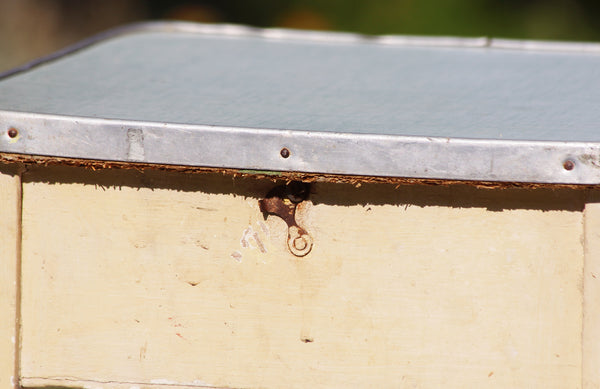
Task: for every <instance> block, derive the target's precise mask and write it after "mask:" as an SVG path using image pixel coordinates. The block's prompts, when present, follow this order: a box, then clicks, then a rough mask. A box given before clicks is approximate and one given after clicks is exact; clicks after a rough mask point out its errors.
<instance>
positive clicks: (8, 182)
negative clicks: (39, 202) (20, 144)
mask: <svg viewBox="0 0 600 389" xmlns="http://www.w3.org/2000/svg"><path fill="white" fill-rule="evenodd" d="M20 205H21V180H20V178H19V175H18V174H17V171H16V167H15V166H7V165H0V388H16V387H17V385H18V378H17V373H18V371H17V366H16V361H17V359H18V353H17V340H18V339H17V338H16V335H17V331H16V328H15V326H16V325H17V314H18V303H17V302H18V268H19V239H20V235H19V229H20V224H21V223H20V219H21V212H20Z"/></svg>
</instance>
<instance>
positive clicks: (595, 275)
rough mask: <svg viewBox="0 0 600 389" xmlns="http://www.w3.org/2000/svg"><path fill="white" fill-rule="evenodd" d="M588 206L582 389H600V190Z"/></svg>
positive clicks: (591, 195)
mask: <svg viewBox="0 0 600 389" xmlns="http://www.w3.org/2000/svg"><path fill="white" fill-rule="evenodd" d="M587 201H588V202H587V204H586V205H585V267H584V272H583V286H584V288H583V291H584V299H583V387H584V389H599V388H600V191H594V192H592V193H591V194H590V195H589V197H588V199H587Z"/></svg>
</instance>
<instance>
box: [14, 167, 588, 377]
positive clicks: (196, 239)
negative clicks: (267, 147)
mask: <svg viewBox="0 0 600 389" xmlns="http://www.w3.org/2000/svg"><path fill="white" fill-rule="evenodd" d="M273 185H274V184H273V183H272V182H268V181H262V180H252V179H232V178H231V177H223V176H219V175H208V174H206V175H191V174H190V175H187V174H179V173H162V172H132V171H103V172H89V171H85V170H83V169H78V168H36V169H33V170H32V171H30V172H29V173H28V174H27V176H26V177H25V180H24V197H23V201H24V210H23V307H22V314H23V344H22V347H23V348H22V374H23V379H24V382H45V381H44V379H54V380H60V379H69V380H81V381H89V382H99V384H98V385H97V387H107V388H108V387H118V385H117V384H118V383H119V382H122V383H128V384H130V385H139V386H141V385H149V384H157V385H158V384H171V385H173V384H180V385H188V386H198V387H202V386H208V387H233V388H258V387H264V388H270V387H272V388H274V387H281V386H282V383H283V385H284V386H286V387H290V388H305V387H377V388H380V387H419V388H437V387H448V388H463V387H491V388H494V387H497V388H507V387H510V388H516V387H527V388H533V387H536V388H564V387H570V388H578V387H581V382H582V340H581V339H582V338H581V329H582V280H581V274H582V271H583V245H582V240H583V228H582V226H583V204H584V198H583V195H582V194H581V192H577V191H570V190H556V191H551V190H537V191H528V190H504V191H495V190H482V189H476V188H471V187H468V186H453V187H447V188H441V187H435V186H431V187H425V186H401V187H399V188H397V189H396V188H394V187H393V186H389V185H370V184H365V185H362V186H361V187H360V188H355V187H354V186H351V185H342V184H319V183H317V184H315V185H314V187H313V194H312V197H311V202H309V203H307V204H306V205H304V206H302V207H301V209H300V210H299V215H300V217H299V218H300V224H301V225H303V226H304V227H305V228H306V229H307V230H308V231H309V233H311V235H312V236H313V238H314V248H313V251H312V252H311V253H310V254H309V255H308V256H306V257H304V258H303V259H298V258H296V257H294V256H292V255H291V254H290V253H289V252H288V251H287V247H286V242H285V240H286V236H285V234H286V233H285V231H286V230H285V228H286V227H285V223H283V221H282V220H281V219H278V218H275V217H269V218H268V219H267V220H264V218H263V215H262V214H261V213H260V211H259V209H258V204H257V200H258V199H259V198H260V197H261V196H262V195H264V194H265V193H266V192H267V191H268V189H270V188H271V187H272V186H273ZM36 380H38V381H36ZM40 380H41V381H40ZM107 381H110V383H106V384H101V383H102V382H107Z"/></svg>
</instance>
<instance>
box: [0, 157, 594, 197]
mask: <svg viewBox="0 0 600 389" xmlns="http://www.w3.org/2000/svg"><path fill="white" fill-rule="evenodd" d="M0 163H22V164H25V165H38V166H56V165H62V166H74V167H83V168H86V169H90V170H101V169H134V170H147V169H150V170H161V171H172V172H179V173H213V174H214V173H217V174H223V175H230V176H233V177H251V178H256V179H268V180H272V181H303V182H327V183H343V184H352V185H357V186H360V185H361V184H369V183H378V184H391V185H397V186H401V185H434V186H439V185H442V186H449V185H470V186H473V187H476V188H480V189H514V188H520V189H541V188H546V189H547V188H551V189H564V188H568V189H577V190H585V189H593V188H600V185H587V184H555V183H552V184H550V183H530V182H497V181H468V180H443V179H430V178H411V177H381V176H361V175H342V174H328V173H304V172H283V171H262V170H245V169H230V168H214V167H200V166H181V165H165V164H150V163H138V162H118V161H100V160H93V159H79V158H63V157H48V156H37V155H24V154H10V153H0Z"/></svg>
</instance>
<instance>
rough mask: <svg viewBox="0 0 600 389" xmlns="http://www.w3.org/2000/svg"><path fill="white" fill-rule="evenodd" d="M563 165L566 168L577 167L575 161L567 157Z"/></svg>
mask: <svg viewBox="0 0 600 389" xmlns="http://www.w3.org/2000/svg"><path fill="white" fill-rule="evenodd" d="M563 167H564V168H565V170H573V168H574V167H575V162H573V161H571V160H570V159H567V160H566V161H565V162H564V163H563Z"/></svg>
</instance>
